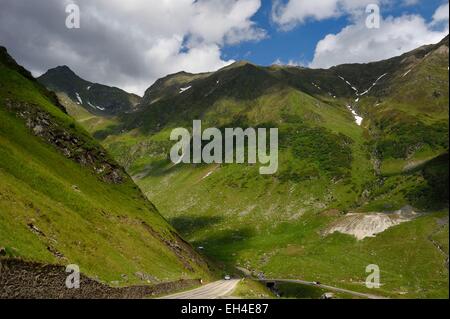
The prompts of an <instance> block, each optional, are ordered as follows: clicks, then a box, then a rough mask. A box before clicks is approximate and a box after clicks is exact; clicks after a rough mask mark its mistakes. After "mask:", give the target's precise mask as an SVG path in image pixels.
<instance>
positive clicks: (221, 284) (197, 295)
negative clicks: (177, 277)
mask: <svg viewBox="0 0 450 319" xmlns="http://www.w3.org/2000/svg"><path fill="white" fill-rule="evenodd" d="M239 281H240V279H232V280H220V281H216V282H213V283H210V284H207V285H204V286H203V287H200V288H196V289H193V290H190V291H185V292H181V293H177V294H174V295H169V296H165V297H161V298H160V299H220V298H225V297H227V296H228V295H229V294H230V293H231V292H233V290H234V289H235V288H236V286H237V284H238V283H239Z"/></svg>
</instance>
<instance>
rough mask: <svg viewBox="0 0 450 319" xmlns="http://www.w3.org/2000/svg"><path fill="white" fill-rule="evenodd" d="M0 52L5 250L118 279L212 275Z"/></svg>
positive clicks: (1, 240)
mask: <svg viewBox="0 0 450 319" xmlns="http://www.w3.org/2000/svg"><path fill="white" fill-rule="evenodd" d="M0 54H1V56H0V58H1V59H0V246H1V247H3V248H4V249H5V251H6V254H7V256H9V257H18V258H23V259H25V260H32V261H39V262H43V263H58V264H63V265H66V264H73V263H75V264H78V265H79V266H80V268H81V271H82V272H84V273H86V274H87V275H89V276H91V277H94V278H99V279H100V280H102V281H104V282H107V283H110V282H114V283H115V284H120V285H131V284H142V283H146V284H148V283H158V282H163V281H172V280H178V279H181V278H201V277H203V278H205V277H207V274H206V272H207V266H206V264H205V263H204V262H203V261H202V259H201V258H200V257H199V256H198V255H197V254H196V253H195V252H194V251H193V250H192V249H191V248H190V246H189V245H188V244H186V243H185V242H183V240H182V239H181V238H180V237H179V236H178V235H177V233H176V232H175V231H174V230H173V228H172V227H171V226H169V225H168V224H167V222H166V221H165V220H164V219H163V218H162V217H161V216H160V214H159V213H158V212H157V210H156V208H155V207H154V206H153V204H151V203H150V202H149V201H148V200H147V199H146V198H145V197H144V196H143V195H142V193H141V192H140V190H139V189H138V187H137V186H136V185H135V184H134V183H133V181H132V180H131V179H130V178H129V177H128V175H127V174H126V173H125V172H124V171H123V170H122V168H121V167H120V166H118V165H117V164H116V162H115V161H114V160H113V159H112V158H110V157H109V155H108V154H107V153H106V151H105V150H104V149H103V148H102V147H101V146H99V144H98V143H97V142H95V141H94V140H93V139H92V138H91V137H90V136H89V135H88V134H87V133H86V132H85V131H84V129H82V128H80V126H79V125H78V124H76V123H75V122H74V120H72V119H71V118H70V117H69V116H67V115H66V114H65V113H64V112H63V111H62V110H61V109H60V108H57V107H56V106H55V105H54V104H53V103H52V101H51V98H52V95H51V94H49V93H48V92H47V91H46V89H44V88H43V87H41V86H40V85H39V84H38V83H37V82H35V81H34V80H33V79H32V77H31V75H30V74H29V73H28V72H27V71H25V70H24V69H21V68H20V67H19V66H17V65H16V64H15V62H14V61H13V60H12V59H11V58H10V57H9V56H8V55H7V53H6V50H4V49H2V51H1V52H0ZM54 101H56V99H55V100H54ZM137 274H139V276H138V275H137Z"/></svg>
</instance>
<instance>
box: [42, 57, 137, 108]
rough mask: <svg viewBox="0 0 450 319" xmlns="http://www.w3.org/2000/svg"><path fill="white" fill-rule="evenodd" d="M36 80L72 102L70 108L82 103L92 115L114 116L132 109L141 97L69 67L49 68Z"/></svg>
mask: <svg viewBox="0 0 450 319" xmlns="http://www.w3.org/2000/svg"><path fill="white" fill-rule="evenodd" d="M37 80H38V81H39V82H40V83H42V84H43V85H44V86H45V87H47V88H48V89H49V90H50V91H54V92H56V94H57V95H58V97H59V98H60V99H61V100H65V101H66V102H65V104H70V106H69V107H68V109H69V111H70V110H74V109H75V110H76V109H77V106H82V107H83V108H84V109H86V110H87V111H89V112H90V113H92V114H98V115H115V114H119V113H125V112H131V111H133V110H134V109H135V108H136V105H137V104H139V103H140V100H141V98H140V97H139V96H137V95H135V94H130V93H127V92H125V91H123V90H121V89H118V88H115V87H109V86H106V85H102V84H98V83H92V82H89V81H86V80H84V79H82V78H80V77H79V76H78V75H76V74H75V73H74V72H73V71H72V70H71V69H70V68H69V67H68V66H59V67H56V68H54V69H51V70H48V71H47V72H46V73H45V74H43V75H42V76H40V77H39V78H38V79H37Z"/></svg>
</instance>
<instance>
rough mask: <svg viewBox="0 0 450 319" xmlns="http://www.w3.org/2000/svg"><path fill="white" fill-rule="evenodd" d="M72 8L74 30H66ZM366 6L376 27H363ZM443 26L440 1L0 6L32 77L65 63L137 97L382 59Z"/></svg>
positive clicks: (94, 1) (5, 37)
mask: <svg viewBox="0 0 450 319" xmlns="http://www.w3.org/2000/svg"><path fill="white" fill-rule="evenodd" d="M71 4H76V5H77V6H78V8H79V10H80V28H67V26H66V20H67V18H68V15H69V14H70V12H69V13H68V12H66V9H67V6H69V5H71ZM373 5H377V8H379V12H380V19H379V27H377V28H369V27H368V25H367V23H366V20H367V19H368V18H371V17H373V14H372V13H373V11H370V12H366V9H367V8H368V6H371V7H370V8H373ZM70 21H72V20H70ZM370 21H374V20H370ZM448 25H449V5H448V0H127V1H123V0H39V1H30V0H0V45H2V46H5V47H6V48H7V49H8V51H9V52H10V54H11V55H12V56H13V57H14V58H15V59H16V60H17V61H18V62H19V63H20V64H22V65H23V66H25V67H26V68H28V69H29V70H30V71H32V73H33V75H35V76H38V75H40V74H42V73H44V72H45V71H46V70H48V69H49V68H53V67H56V66H58V65H68V66H69V67H70V68H71V69H72V70H73V71H75V72H76V73H77V74H78V75H80V76H81V77H83V78H84V79H86V80H89V81H92V82H98V83H102V84H107V85H111V86H117V87H120V88H122V89H125V90H127V91H129V92H133V93H137V94H139V95H143V94H144V92H145V90H146V89H147V88H148V87H149V86H150V85H151V84H152V83H154V81H156V80H157V79H158V78H161V77H163V76H166V75H168V74H171V73H176V72H179V71H187V72H192V73H197V72H207V71H215V70H217V69H220V68H222V67H224V66H226V65H228V64H231V63H233V62H235V61H239V60H247V61H250V62H252V63H255V64H258V65H272V64H283V65H293V66H302V67H312V68H328V67H331V66H333V65H338V64H343V63H365V62H371V61H377V60H382V59H386V58H390V57H393V56H396V55H400V54H402V53H405V52H407V51H410V50H412V49H415V48H417V47H419V46H421V45H424V44H432V43H437V42H439V41H440V40H441V39H442V38H444V37H445V36H446V35H447V34H448V29H449V27H448Z"/></svg>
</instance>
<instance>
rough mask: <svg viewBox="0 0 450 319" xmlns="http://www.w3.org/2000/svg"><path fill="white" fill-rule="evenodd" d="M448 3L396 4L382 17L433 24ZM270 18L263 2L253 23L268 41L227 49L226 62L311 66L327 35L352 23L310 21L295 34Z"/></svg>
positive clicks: (268, 5) (439, 0) (265, 0)
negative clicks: (406, 17)
mask: <svg viewBox="0 0 450 319" xmlns="http://www.w3.org/2000/svg"><path fill="white" fill-rule="evenodd" d="M312 1H320V0H312ZM445 3H447V1H442V0H421V1H418V2H417V3H416V4H414V5H410V6H407V5H404V4H403V3H402V1H397V4H393V5H387V6H381V7H380V9H381V14H382V15H383V17H387V16H394V17H398V16H402V15H405V14H417V15H420V16H422V17H424V18H425V19H426V20H427V21H431V20H432V18H433V15H434V13H435V11H436V9H437V8H438V7H439V6H441V5H442V4H445ZM271 14H272V1H271V0H263V1H262V6H261V8H260V10H259V11H258V12H257V14H256V15H255V16H254V17H253V21H255V22H256V23H257V24H258V25H259V26H261V27H262V28H264V29H265V30H266V31H267V33H268V35H267V38H266V39H264V40H261V41H250V42H244V43H240V44H238V45H233V46H227V47H225V48H224V50H223V57H224V59H233V60H249V61H251V62H253V63H255V64H258V65H271V64H273V62H275V61H276V60H281V61H283V62H286V63H287V62H288V61H295V62H297V63H299V64H303V65H308V64H309V63H310V62H311V61H312V59H313V56H314V51H315V48H316V45H317V43H318V42H319V41H320V40H321V39H323V38H324V37H325V36H326V35H327V34H330V33H333V34H336V33H339V32H340V31H341V30H342V29H343V28H344V27H345V26H347V25H348V24H349V23H351V21H350V20H351V18H350V17H349V16H348V15H344V16H341V17H338V18H330V19H325V20H322V21H309V22H307V23H305V24H303V25H299V26H296V27H295V28H294V29H293V30H289V31H283V30H281V29H280V28H279V26H277V25H276V24H275V23H274V22H273V21H272V19H271Z"/></svg>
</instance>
